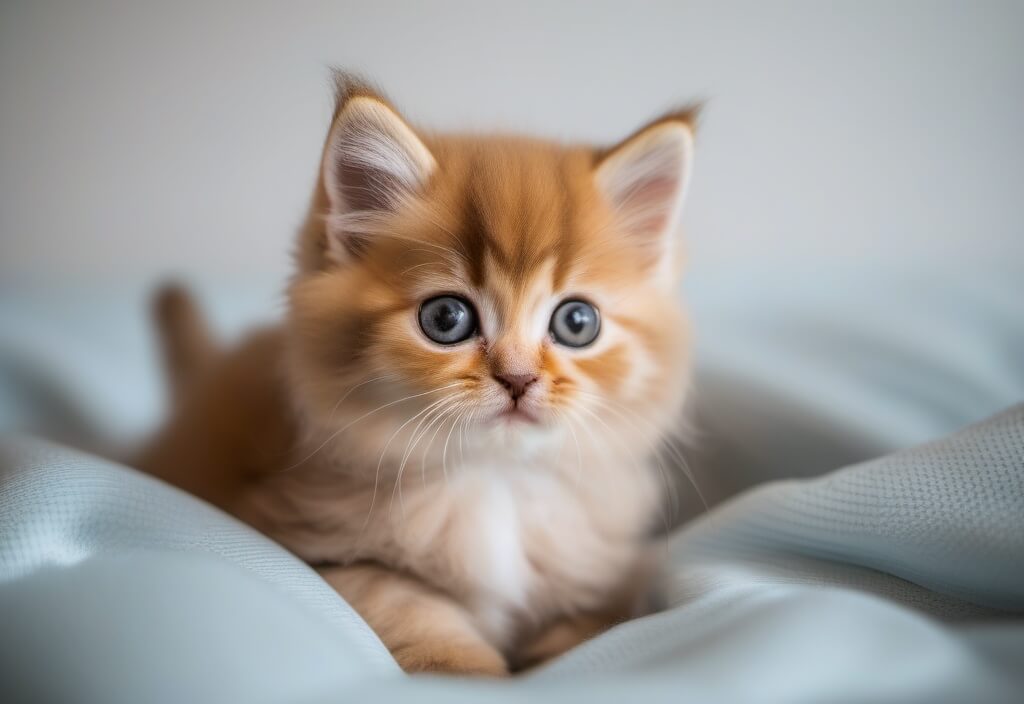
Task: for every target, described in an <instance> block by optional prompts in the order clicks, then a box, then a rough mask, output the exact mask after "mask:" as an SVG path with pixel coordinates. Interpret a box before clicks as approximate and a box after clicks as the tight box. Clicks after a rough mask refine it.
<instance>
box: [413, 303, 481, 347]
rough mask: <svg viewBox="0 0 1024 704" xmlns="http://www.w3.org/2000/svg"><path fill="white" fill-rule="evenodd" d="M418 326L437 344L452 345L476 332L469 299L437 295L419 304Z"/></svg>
mask: <svg viewBox="0 0 1024 704" xmlns="http://www.w3.org/2000/svg"><path fill="white" fill-rule="evenodd" d="M420 328H422V329H423V333H424V334H425V335H426V336H427V337H429V338H430V339H431V340H433V341H434V342H436V343H437V344H439V345H454V344H455V343H457V342H462V341H463V340H468V339H469V338H471V337H472V336H473V335H475V334H476V330H477V322H476V312H475V311H474V310H473V306H472V305H471V304H470V302H469V301H467V300H465V299H464V298H458V297H456V296H438V297H437V298H431V299H430V300H427V301H424V302H423V305H421V306H420Z"/></svg>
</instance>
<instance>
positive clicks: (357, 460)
mask: <svg viewBox="0 0 1024 704" xmlns="http://www.w3.org/2000/svg"><path fill="white" fill-rule="evenodd" d="M693 116H694V115H693V111H680V112H676V113H671V114H669V115H666V116H664V117H662V118H660V119H658V120H657V121H654V122H652V123H650V124H648V125H646V126H645V127H643V128H642V129H640V130H639V131H637V132H636V133H635V134H633V135H632V136H631V137H629V138H627V139H625V140H623V141H622V142H620V143H619V144H617V145H615V146H614V147H611V148H607V149H594V148H589V147H583V146H562V145H557V144H553V143H550V142H544V141H539V140H532V139H524V138H512V137H476V136H472V137H471V136H439V135H430V134H425V133H422V132H419V131H417V130H415V129H413V128H412V127H411V126H410V125H409V123H407V122H406V121H405V120H403V118H402V117H401V116H400V115H399V114H398V113H397V112H396V111H395V110H394V108H393V107H391V106H390V105H389V103H388V102H387V101H386V100H384V99H383V98H381V97H380V96H379V95H377V94H376V93H374V92H372V91H370V90H368V89H367V88H366V87H364V86H362V85H361V84H358V83H354V82H352V81H351V80H349V81H346V82H344V83H342V84H341V85H340V88H339V95H338V103H337V108H336V110H335V114H334V120H333V124H332V126H331V129H330V132H329V134H328V137H327V141H326V145H325V148H324V154H323V161H322V165H321V173H320V179H319V182H318V185H317V190H316V193H315V196H314V199H313V204H312V208H311V212H310V216H309V219H308V221H307V224H306V226H305V228H304V230H303V232H302V236H301V239H300V242H299V250H298V264H299V271H298V273H297V275H296V277H295V279H294V281H293V284H292V287H291V290H290V306H291V310H290V315H289V325H290V334H289V344H290V367H289V369H290V377H291V381H292V383H293V389H294V392H295V394H296V399H297V401H298V404H299V407H300V409H301V410H302V412H303V413H304V415H305V416H306V418H307V420H308V421H309V427H310V429H311V431H312V432H313V434H314V436H316V437H318V438H326V437H331V436H333V437H334V438H335V439H336V440H337V442H336V443H334V451H335V453H337V454H338V456H340V457H342V458H347V459H349V460H351V464H352V465H359V464H366V462H367V461H368V460H369V461H370V464H372V465H373V467H371V468H370V469H371V470H374V469H376V468H378V467H388V468H394V467H396V466H398V465H400V464H405V463H410V462H415V465H414V466H416V467H417V471H418V470H419V467H420V466H434V464H436V463H431V462H430V460H431V458H432V459H434V460H439V459H443V460H445V461H446V462H447V463H448V464H451V463H452V462H457V461H458V459H459V455H460V454H461V453H469V452H473V451H479V452H491V453H493V452H494V451H495V450H496V448H498V447H500V448H501V451H503V452H504V451H509V452H517V453H523V454H524V455H528V454H531V453H532V454H534V455H535V456H544V457H548V458H555V457H556V453H561V454H562V456H563V457H564V458H567V459H568V460H569V461H571V462H572V463H573V464H574V465H575V457H573V455H575V454H576V453H577V452H579V451H580V449H579V448H580V447H581V446H582V447H583V448H586V449H584V450H583V451H584V452H586V451H587V450H589V451H592V452H598V453H602V454H606V455H607V454H621V453H622V452H628V453H631V454H634V455H636V454H643V453H644V452H646V451H648V450H649V449H650V448H651V447H652V443H653V442H654V441H655V440H657V438H658V437H659V436H660V435H661V434H662V432H663V431H664V430H665V429H666V428H667V427H669V426H671V425H673V424H676V423H678V422H679V421H678V418H677V412H678V411H679V409H680V406H681V403H682V399H683V395H684V388H685V385H686V380H687V372H688V346H687V344H686V343H687V335H686V330H685V322H684V318H683V315H682V311H681V307H680V305H679V303H678V301H677V295H676V292H675V283H676V273H677V269H678V262H679V259H680V256H679V254H680V245H679V242H678V240H677V232H676V230H677V229H678V224H679V216H680V210H681V207H682V204H683V199H684V195H685V192H686V189H687V186H688V184H689V179H690V164H691V161H692V154H693V131H692V130H693V124H692V122H693ZM456 445H457V446H458V447H459V450H456V449H455V448H456ZM474 448H475V450H474ZM541 453H543V454H541ZM569 458H571V459H569Z"/></svg>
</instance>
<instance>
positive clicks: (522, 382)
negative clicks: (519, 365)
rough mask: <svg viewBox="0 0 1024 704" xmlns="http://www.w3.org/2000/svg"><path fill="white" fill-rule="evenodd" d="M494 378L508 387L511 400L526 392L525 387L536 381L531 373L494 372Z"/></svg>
mask: <svg viewBox="0 0 1024 704" xmlns="http://www.w3.org/2000/svg"><path fill="white" fill-rule="evenodd" d="M494 378H495V379H497V380H498V383H499V384H501V385H502V386H504V387H505V388H506V389H508V393H509V395H510V396H512V400H513V401H514V400H516V399H518V398H519V397H520V396H522V395H523V394H524V393H526V387H528V386H529V385H530V384H532V383H533V382H535V381H537V377H536V376H535V375H533V374H495V375H494Z"/></svg>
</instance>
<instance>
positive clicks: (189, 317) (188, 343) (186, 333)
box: [152, 283, 219, 398]
mask: <svg viewBox="0 0 1024 704" xmlns="http://www.w3.org/2000/svg"><path fill="white" fill-rule="evenodd" d="M152 312H153V321H154V323H155V325H156V329H157V335H158V337H159V343H160V349H161V356H162V357H163V365H164V373H165V374H166V375H167V381H168V384H169V386H170V390H171V395H172V396H173V397H174V398H180V397H181V395H182V394H183V393H184V392H185V390H186V389H187V388H189V386H191V384H192V382H193V381H194V380H195V379H196V377H197V376H199V375H200V374H201V373H202V372H203V371H204V370H205V369H206V368H207V367H209V366H210V364H211V362H212V361H213V360H214V359H216V357H217V352H218V347H219V346H218V344H217V341H216V339H215V338H214V336H213V334H212V333H211V331H210V328H209V326H208V325H207V324H206V319H205V318H204V316H203V313H202V311H201V310H199V306H198V305H196V302H195V299H193V298H192V296H191V294H189V292H188V291H186V290H185V288H184V287H183V286H181V285H180V284H177V283H169V284H164V285H163V286H161V287H160V288H159V289H158V290H157V292H156V295H154V297H153V311H152Z"/></svg>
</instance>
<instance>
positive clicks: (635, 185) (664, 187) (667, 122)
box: [594, 107, 697, 275]
mask: <svg viewBox="0 0 1024 704" xmlns="http://www.w3.org/2000/svg"><path fill="white" fill-rule="evenodd" d="M696 117H697V108H696V107H691V108H686V109H683V110H679V111H675V112H672V113H669V114H667V115H665V116H662V117H660V118H658V119H657V120H655V121H653V122H651V123H649V124H647V125H646V126H644V127H643V128H641V129H640V130H638V131H637V132H635V133H634V134H633V135H632V136H630V137H628V138H627V139H625V140H624V141H622V142H620V143H619V144H618V145H616V146H615V147H612V148H611V149H609V150H607V151H605V152H604V153H603V154H601V155H599V157H598V162H597V167H596V170H595V174H594V176H595V180H596V182H597V186H598V188H599V190H600V191H601V193H602V194H603V195H604V196H605V198H606V199H607V201H608V203H609V204H610V205H611V207H612V210H613V211H614V213H615V215H616V217H617V218H618V222H619V225H620V227H621V228H622V230H623V232H624V235H625V236H626V237H627V238H628V239H629V241H630V242H631V243H632V244H633V245H635V246H637V247H639V248H640V249H641V251H642V252H643V254H644V256H645V258H646V259H647V260H648V261H649V262H650V264H651V265H652V267H654V268H656V269H657V270H658V271H659V272H661V273H665V274H666V275H669V272H671V271H672V269H673V266H672V263H673V256H672V255H673V253H674V250H675V247H674V243H675V237H674V235H675V230H676V229H677V228H678V225H679V219H680V216H681V214H682V208H683V203H684V201H685V199H686V191H687V189H688V187H689V184H690V172H691V169H692V165H693V151H694V140H693V136H694V126H695V123H696Z"/></svg>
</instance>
